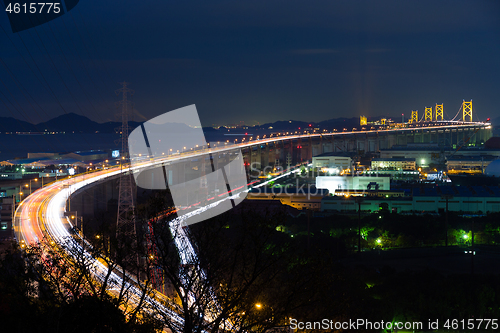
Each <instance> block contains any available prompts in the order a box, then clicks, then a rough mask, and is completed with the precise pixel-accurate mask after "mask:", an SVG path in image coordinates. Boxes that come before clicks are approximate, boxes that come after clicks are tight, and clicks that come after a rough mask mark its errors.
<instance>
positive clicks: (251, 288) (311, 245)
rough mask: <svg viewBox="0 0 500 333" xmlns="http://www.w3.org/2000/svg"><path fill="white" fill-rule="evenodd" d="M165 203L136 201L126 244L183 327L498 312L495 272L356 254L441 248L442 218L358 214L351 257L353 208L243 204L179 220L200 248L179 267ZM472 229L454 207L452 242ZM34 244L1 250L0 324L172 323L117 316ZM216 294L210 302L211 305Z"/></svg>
mask: <svg viewBox="0 0 500 333" xmlns="http://www.w3.org/2000/svg"><path fill="white" fill-rule="evenodd" d="M165 212H169V203H168V201H166V200H164V196H161V195H159V194H153V195H152V196H151V197H150V198H149V201H148V202H147V204H144V205H142V206H140V207H138V214H137V218H138V222H139V223H138V224H141V225H147V226H148V227H147V228H148V230H141V231H140V232H139V234H140V235H141V237H142V238H143V239H144V241H143V242H139V244H142V245H140V246H138V247H137V249H135V248H133V247H131V248H129V250H130V251H132V250H135V251H137V252H136V253H137V255H138V256H139V257H140V258H141V259H140V262H141V265H140V266H141V267H143V268H142V269H143V271H142V272H140V273H137V274H138V275H139V276H141V280H142V281H144V283H145V284H146V285H148V286H150V287H151V288H153V287H154V288H156V289H158V290H162V291H163V292H164V293H165V294H166V295H167V297H168V299H169V302H170V303H171V304H173V305H172V308H173V309H175V310H176V311H177V312H178V313H179V314H180V315H181V316H182V317H183V318H185V320H186V321H185V325H184V327H182V328H181V331H183V332H217V331H220V330H221V328H222V329H225V330H226V331H228V332H229V331H231V332H243V331H256V332H264V331H269V330H270V329H276V328H280V327H281V328H284V327H286V326H287V325H288V324H289V323H290V319H291V318H294V319H297V320H298V321H321V320H322V319H325V318H326V319H328V320H333V321H348V320H349V319H351V320H356V319H358V318H363V319H366V320H371V321H381V320H384V321H386V322H387V321H422V322H424V323H427V322H428V321H429V319H431V320H436V319H439V320H440V322H441V323H444V321H445V320H446V319H458V320H461V319H465V320H467V319H471V318H500V285H499V284H498V281H499V279H500V276H498V275H493V274H478V273H476V274H470V273H467V274H446V273H443V272H440V271H439V270H437V269H436V270H433V269H426V270H418V269H414V270H407V269H400V268H398V267H396V266H397V265H395V266H393V267H391V265H385V264H383V265H382V264H381V265H368V264H367V265H364V264H362V262H361V264H360V263H359V260H358V259H359V258H362V256H363V255H366V254H367V251H372V252H374V253H377V251H382V252H384V249H388V248H397V247H414V248H415V247H417V248H418V247H426V248H427V249H429V248H430V247H432V246H437V245H439V246H442V245H444V237H445V235H446V229H445V226H446V224H445V219H444V217H443V216H416V215H415V216H401V215H396V214H391V213H388V212H385V211H383V210H382V211H381V212H380V213H379V214H371V215H369V216H365V217H364V218H363V219H362V220H361V224H360V226H361V231H362V248H363V249H364V252H363V253H361V254H357V253H356V252H357V242H358V234H357V230H358V229H357V228H358V219H357V216H356V217H353V218H349V217H346V216H340V215H337V216H328V217H314V216H313V215H312V214H311V215H309V216H308V215H307V214H304V215H302V216H299V217H298V218H297V217H291V216H290V215H289V214H288V213H287V212H286V210H284V209H283V210H280V209H273V210H266V209H262V208H259V209H257V208H256V206H255V205H253V204H251V203H244V204H242V205H241V207H239V208H237V209H236V210H233V211H231V212H228V213H226V214H223V215H221V216H218V217H215V218H213V219H211V220H209V221H205V222H201V223H197V224H195V225H192V226H189V227H188V228H187V229H184V230H188V233H189V237H190V238H191V240H192V243H193V245H194V247H195V250H196V252H197V253H198V254H199V255H198V256H197V257H196V258H189V260H188V261H189V262H188V263H187V264H186V263H185V262H183V261H182V260H181V258H180V256H179V255H178V253H177V249H176V246H175V243H174V236H175V231H173V230H172V229H171V228H168V221H169V220H171V219H172V214H165ZM103 222H104V221H103ZM108 224H109V223H108ZM471 227H472V219H470V218H462V217H458V216H452V215H450V216H449V220H448V228H449V229H448V237H449V238H448V241H449V245H450V246H462V247H463V248H464V249H468V248H469V247H470V246H471V245H472V244H471V239H472V229H471ZM498 228H499V219H498V218H497V216H494V215H489V216H486V217H481V218H476V219H475V220H474V232H475V241H476V242H477V243H483V244H488V245H490V246H495V244H496V243H497V242H498V241H499V239H498ZM114 234H115V231H114V230H112V229H111V230H110V229H109V228H107V227H105V223H103V225H102V226H101V228H97V229H96V230H95V233H94V235H93V236H92V237H88V238H89V239H90V240H91V241H92V242H93V243H94V244H93V250H92V251H94V252H93V253H94V254H95V255H96V256H102V257H103V258H108V259H109V257H111V258H116V257H117V255H118V254H120V253H122V252H120V251H119V250H117V249H116V250H113V248H114V247H115V246H117V245H116V244H115V243H114V242H113V241H112V240H111V236H112V235H114ZM464 235H467V237H464ZM469 237H470V238H469ZM106 240H107V241H106ZM378 240H380V241H378ZM117 248H118V247H117ZM146 248H147V249H148V250H145V249H146ZM151 249H154V250H151ZM373 249H375V250H373ZM40 251H41V250H40V249H38V250H37V248H33V249H32V250H30V251H21V250H20V249H19V248H16V247H15V246H14V247H12V248H9V250H8V251H6V252H5V253H4V254H3V255H2V260H1V262H0V325H2V327H4V328H8V329H7V330H6V331H9V332H154V331H155V330H159V329H160V328H161V327H174V326H175V324H174V323H173V322H171V319H170V318H168V316H165V315H162V314H160V313H159V312H156V313H157V315H155V316H153V315H149V314H148V313H146V312H143V311H142V310H141V309H138V310H131V311H125V313H126V315H124V312H123V311H122V310H123V306H124V304H125V303H126V299H125V298H120V299H116V297H111V296H110V295H108V294H107V293H105V292H103V291H102V290H97V289H98V288H96V286H97V285H96V284H92V281H91V280H92V279H91V276H90V275H89V272H88V269H87V268H85V267H82V266H78V265H77V267H79V268H78V270H76V271H75V270H73V271H71V270H68V269H67V268H65V265H64V263H63V262H62V261H60V260H57V258H58V252H54V253H52V254H51V256H52V257H51V258H52V259H51V265H50V267H52V268H50V269H49V268H47V265H46V263H44V262H43V260H39V259H38V258H40V257H43V255H42V252H43V251H42V252H40ZM59 259H62V258H60V257H59ZM103 260H104V259H103ZM357 260H358V261H357ZM370 260H371V259H370ZM374 260H376V258H375V259H374ZM402 260H404V258H402ZM122 264H123V265H126V261H125V262H124V263H122ZM491 265H498V262H491ZM200 269H202V270H200ZM47 270H53V271H52V272H57V274H56V273H54V274H55V275H54V274H52V275H51V274H48V273H47ZM200 271H203V274H201V273H200ZM483 273H485V272H483ZM486 273H487V272H486ZM158 277H161V278H158ZM94 282H95V281H94ZM89 285H90V286H92V285H94V287H89ZM144 292H145V293H149V292H150V289H145V290H144ZM193 300H194V301H193ZM214 302H216V303H217V308H218V311H213V310H214V308H215V306H214V304H215V303H214ZM154 310H155V309H152V311H154ZM207 318H210V320H207ZM2 331H3V329H2ZM346 331H349V330H346ZM369 331H370V330H365V331H363V330H357V331H356V332H369Z"/></svg>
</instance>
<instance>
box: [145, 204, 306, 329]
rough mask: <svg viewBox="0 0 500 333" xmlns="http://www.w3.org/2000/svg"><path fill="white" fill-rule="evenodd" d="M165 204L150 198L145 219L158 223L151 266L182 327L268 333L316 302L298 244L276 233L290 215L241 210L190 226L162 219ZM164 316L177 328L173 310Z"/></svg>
mask: <svg viewBox="0 0 500 333" xmlns="http://www.w3.org/2000/svg"><path fill="white" fill-rule="evenodd" d="M166 204H167V202H166V200H164V199H163V198H162V197H161V195H159V196H156V197H154V198H152V200H151V202H150V204H149V205H148V206H147V210H148V212H147V214H146V215H143V219H144V220H143V221H144V222H143V223H146V222H145V220H146V219H148V220H151V219H153V220H154V222H153V224H152V226H153V227H152V235H151V239H152V242H153V243H154V247H155V251H156V258H154V261H152V262H151V264H152V265H155V267H156V268H158V269H159V270H160V271H161V273H162V276H163V277H164V283H165V285H167V287H168V288H167V289H169V290H170V292H169V295H168V296H169V297H170V298H171V299H174V300H175V304H176V310H177V311H179V315H180V316H181V317H183V318H184V325H183V327H181V328H180V331H182V332H219V331H220V330H221V329H222V330H227V331H231V332H243V331H249V330H251V331H256V332H263V331H266V330H268V329H271V328H276V327H284V326H286V325H287V323H288V319H287V317H288V316H289V314H290V313H293V312H294V311H297V312H300V311H299V310H298V309H300V308H303V307H304V306H305V305H306V304H308V303H310V302H311V300H313V299H315V297H316V295H312V294H311V293H309V291H308V289H309V288H310V286H308V284H309V283H310V282H311V280H310V279H311V277H312V274H310V273H309V272H303V271H301V268H302V265H300V264H297V260H299V258H298V251H297V250H298V247H294V246H292V244H291V238H290V237H289V236H288V235H286V234H285V233H283V232H279V231H276V227H277V226H279V225H282V224H283V223H284V222H283V220H284V219H285V218H286V215H285V214H282V213H275V214H271V213H269V214H264V215H263V216H262V215H260V214H257V213H256V212H255V211H253V212H252V211H248V210H246V209H245V208H241V209H237V210H236V211H235V212H232V213H231V212H230V213H226V214H223V215H221V216H219V217H216V218H213V219H211V220H208V221H204V222H201V223H197V224H195V225H191V226H189V227H187V226H184V225H183V224H178V222H179V219H169V218H168V217H167V218H165V217H159V216H161V212H163V211H166V210H168V208H169V207H168V205H167V206H165V205H166ZM169 216H170V215H169ZM188 238H189V242H188ZM191 244H192V245H191ZM191 246H192V248H191ZM299 271H301V272H299ZM313 285H314V284H313ZM306 294H307V295H306ZM304 313H305V310H304ZM163 319H164V322H165V324H166V326H167V327H168V328H170V329H171V330H173V331H175V330H176V329H177V330H179V328H178V326H177V323H176V322H175V321H172V318H170V317H169V316H168V315H164V318H163Z"/></svg>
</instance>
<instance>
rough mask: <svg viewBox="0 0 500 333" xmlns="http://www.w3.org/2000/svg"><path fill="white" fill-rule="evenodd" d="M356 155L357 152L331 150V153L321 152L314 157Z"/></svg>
mask: <svg viewBox="0 0 500 333" xmlns="http://www.w3.org/2000/svg"><path fill="white" fill-rule="evenodd" d="M355 155H356V154H355V153H348V152H329V153H323V154H319V155H316V156H313V157H330V156H339V157H353V156H355Z"/></svg>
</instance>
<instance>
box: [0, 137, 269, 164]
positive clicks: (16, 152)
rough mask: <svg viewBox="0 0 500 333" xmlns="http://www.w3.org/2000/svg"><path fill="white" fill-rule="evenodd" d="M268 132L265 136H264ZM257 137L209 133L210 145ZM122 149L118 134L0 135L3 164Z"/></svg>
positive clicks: (0, 152) (0, 159)
mask: <svg viewBox="0 0 500 333" xmlns="http://www.w3.org/2000/svg"><path fill="white" fill-rule="evenodd" d="M264 133H265V132H263V133H261V135H262V134H264ZM251 135H253V134H252V133H248V132H246V131H245V130H241V131H232V132H231V134H224V132H218V131H210V132H206V133H205V138H206V140H207V142H217V141H223V142H225V141H226V140H229V141H230V142H233V141H234V140H235V138H237V139H239V141H241V139H242V138H247V140H248V138H249V137H250V136H251ZM114 149H121V137H120V134H116V133H66V134H42V133H40V134H33V133H31V134H5V133H1V134H0V162H1V161H6V160H12V159H16V158H22V159H23V158H27V157H28V153H42V152H43V153H71V152H76V151H89V150H114Z"/></svg>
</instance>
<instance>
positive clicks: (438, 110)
mask: <svg viewBox="0 0 500 333" xmlns="http://www.w3.org/2000/svg"><path fill="white" fill-rule="evenodd" d="M439 117H441V119H438V118H439ZM443 119H444V117H443V104H436V120H443Z"/></svg>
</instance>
